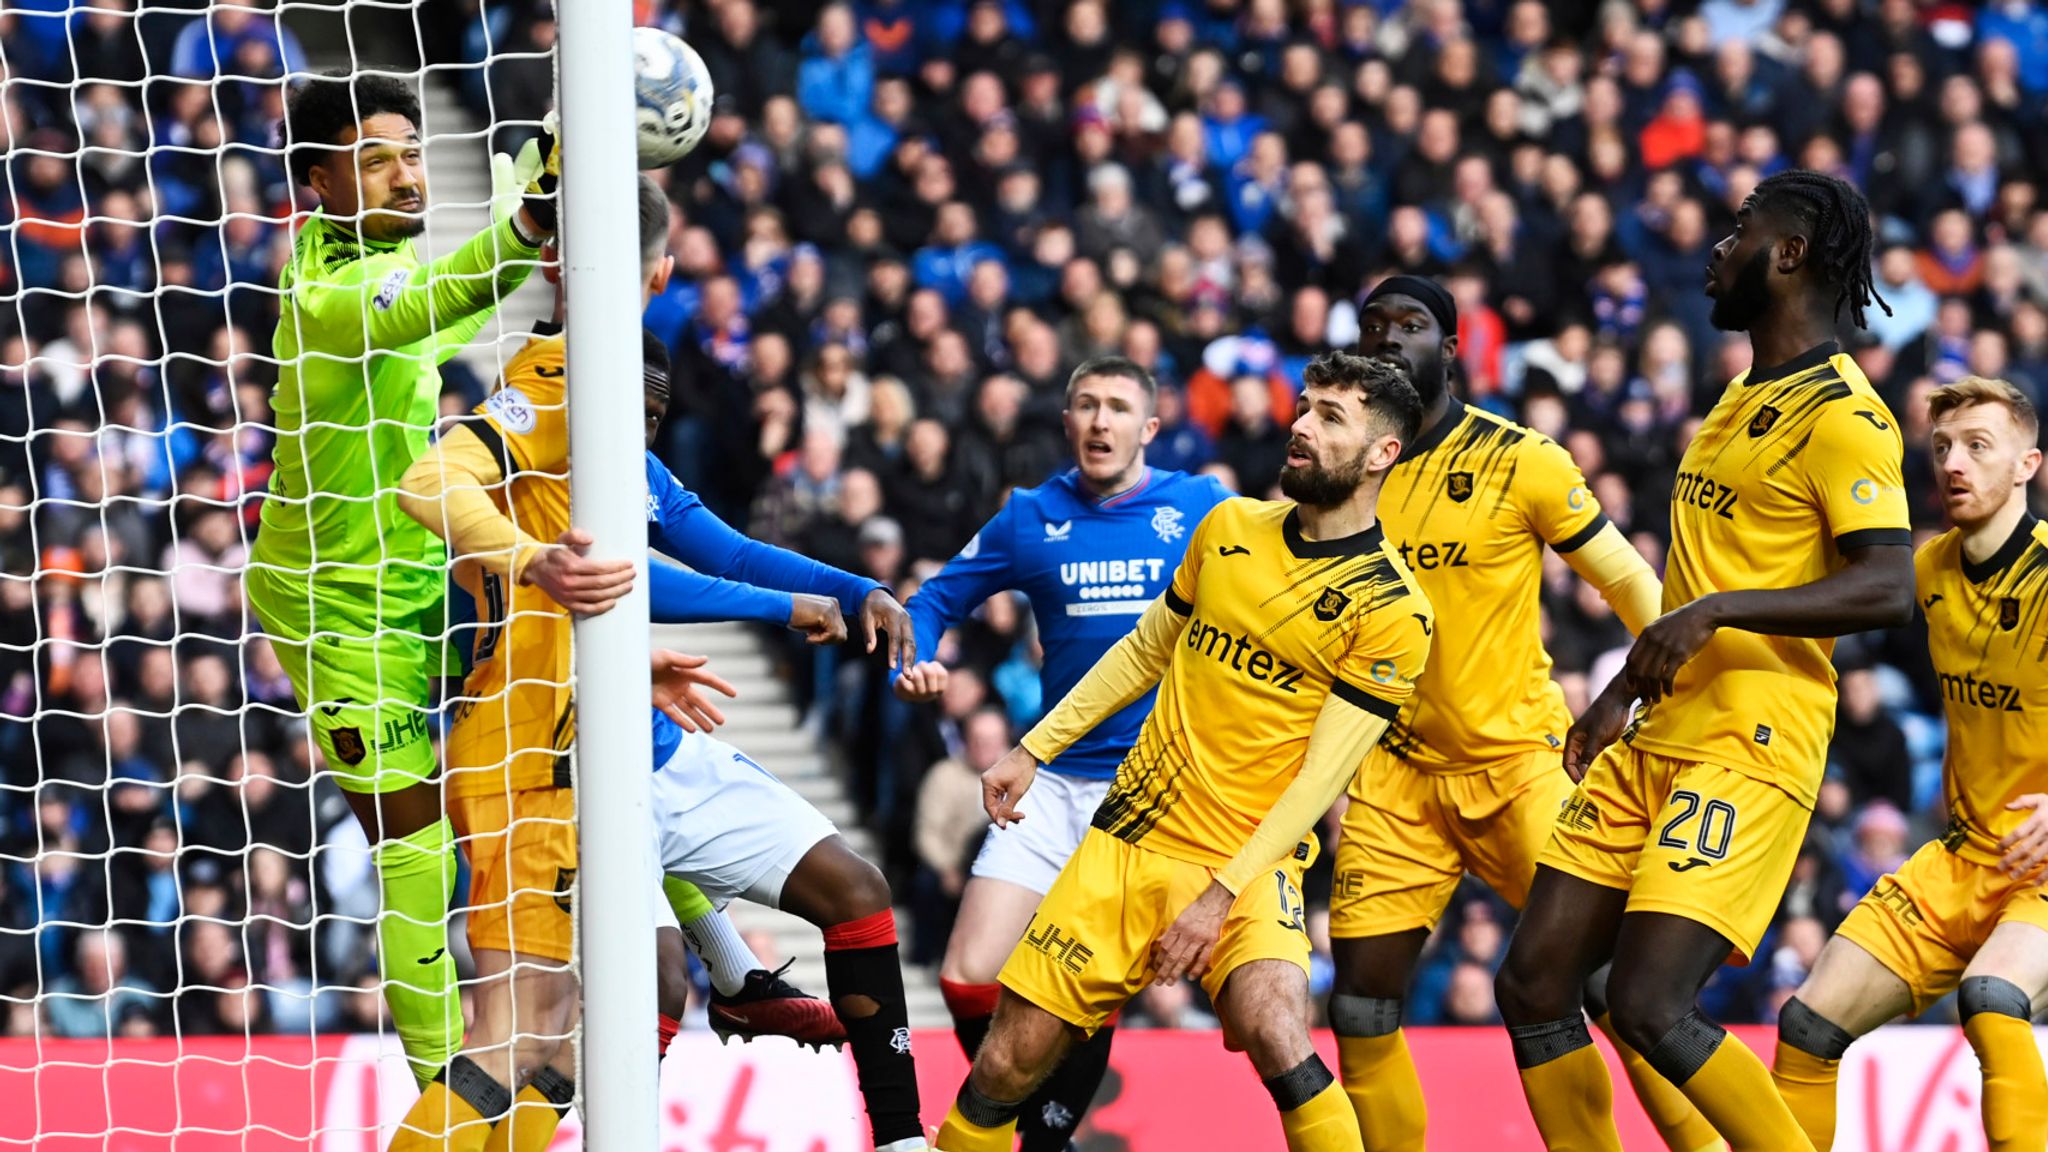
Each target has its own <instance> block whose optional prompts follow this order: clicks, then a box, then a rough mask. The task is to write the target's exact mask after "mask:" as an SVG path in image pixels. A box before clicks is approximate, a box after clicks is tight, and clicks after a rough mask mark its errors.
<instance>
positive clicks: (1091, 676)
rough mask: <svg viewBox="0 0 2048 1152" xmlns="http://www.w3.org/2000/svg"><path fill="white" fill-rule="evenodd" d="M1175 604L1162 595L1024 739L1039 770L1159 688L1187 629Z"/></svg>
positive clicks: (1168, 592) (1165, 594)
mask: <svg viewBox="0 0 2048 1152" xmlns="http://www.w3.org/2000/svg"><path fill="white" fill-rule="evenodd" d="M1189 551H1190V552H1192V551H1194V549H1193V548H1192V547H1190V548H1189ZM1172 601H1173V593H1172V592H1171V591H1167V592H1164V593H1161V594H1160V597H1159V599H1157V600H1154V601H1153V602H1152V604H1151V606H1150V607H1148V608H1146V609H1145V614H1144V615H1142V616H1140V617H1138V626H1137V627H1136V628H1133V629H1131V631H1130V633H1129V634H1128V635H1126V636H1125V637H1124V638H1123V639H1121V640H1119V641H1117V642H1116V644H1115V645H1114V646H1112V647H1111V648H1110V650H1109V651H1107V652H1104V653H1103V654H1102V659H1100V660H1097V661H1096V662H1095V667H1093V668H1090V669H1089V670H1088V674H1087V675H1086V676H1083V677H1081V682H1080V683H1078V684H1076V685H1074V687H1073V690H1072V691H1070V692H1068V693H1067V695H1066V698H1065V699H1063V700H1061V701H1060V702H1059V705H1058V706H1057V707H1055V708H1054V709H1053V710H1052V711H1051V712H1048V713H1046V715H1045V718H1044V719H1042V720H1040V721H1039V722H1038V724H1037V726H1036V727H1034V728H1032V729H1031V731H1029V732H1026V733H1025V734H1024V739H1022V740H1020V741H1018V743H1020V744H1022V745H1023V746H1024V750H1025V751H1026V752H1029V753H1031V754H1032V755H1033V756H1035V757H1037V758H1038V762H1039V763H1040V764H1044V763H1046V762H1048V761H1050V760H1052V759H1053V758H1054V757H1056V756H1058V755H1059V754H1060V753H1062V752H1065V751H1066V750H1067V749H1069V748H1071V747H1073V746H1074V741H1076V740H1079V739H1080V738H1081V737H1083V736H1085V735H1087V734H1088V730H1089V729H1091V728H1093V727H1095V726H1096V725H1097V724H1099V723H1101V722H1102V721H1103V720H1104V719H1105V718H1107V717H1109V716H1113V715H1115V714H1116V713H1118V712H1120V711H1122V710H1123V709H1124V708H1125V707H1127V706H1129V705H1130V704H1131V702H1132V701H1135V700H1136V699H1137V698H1138V697H1140V696H1143V695H1144V694H1145V693H1146V692H1147V691H1149V690H1150V689H1151V688H1152V686H1153V685H1154V684H1157V683H1159V678H1160V677H1161V676H1163V675H1165V674H1166V664H1167V661H1168V660H1170V659H1172V658H1173V645H1174V642H1175V641H1177V640H1179V639H1180V634H1181V630H1182V629H1183V628H1185V627H1187V623H1188V618H1187V613H1186V612H1185V611H1184V610H1183V609H1180V608H1177V607H1174V606H1173V603H1172Z"/></svg>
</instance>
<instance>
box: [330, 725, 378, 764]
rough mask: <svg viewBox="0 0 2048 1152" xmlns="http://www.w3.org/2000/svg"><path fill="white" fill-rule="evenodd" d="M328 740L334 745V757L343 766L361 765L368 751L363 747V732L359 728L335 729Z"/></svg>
mask: <svg viewBox="0 0 2048 1152" xmlns="http://www.w3.org/2000/svg"><path fill="white" fill-rule="evenodd" d="M328 739H330V740H331V741H333V743H334V755H335V756H336V757H337V758H338V759H340V761H341V762H342V763H343V764H361V763H362V762H363V757H365V756H367V755H369V754H370V750H369V749H368V748H367V747H365V746H364V745H363V730H362V729H360V728H336V729H335V730H334V731H333V732H332V733H331V734H329V736H328Z"/></svg>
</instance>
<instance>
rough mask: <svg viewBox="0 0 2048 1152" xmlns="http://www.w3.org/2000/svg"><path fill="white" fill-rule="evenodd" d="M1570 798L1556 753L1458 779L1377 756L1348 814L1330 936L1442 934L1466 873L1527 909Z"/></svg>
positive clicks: (1354, 786) (1363, 773) (1368, 763)
mask: <svg viewBox="0 0 2048 1152" xmlns="http://www.w3.org/2000/svg"><path fill="white" fill-rule="evenodd" d="M1571 791H1572V781H1571V777H1569V776H1567V775H1565V773H1564V767H1563V765H1562V764H1560V763H1559V760H1558V754H1557V753H1556V752H1552V751H1548V750H1541V751H1539V750H1531V751H1529V752H1528V753H1526V754H1524V755H1520V756H1516V757H1513V758H1512V759H1508V760H1502V761H1498V762H1496V763H1494V764H1490V765H1487V766H1485V767H1483V768H1478V769H1475V770H1472V771H1465V772H1458V773H1456V774H1451V773H1444V772H1425V771H1423V770H1421V769H1419V768H1416V767H1415V766H1413V765H1411V764H1409V763H1408V762H1407V761H1405V760H1403V759H1401V758H1400V757H1398V756H1395V755H1393V754H1391V753H1389V752H1387V751H1386V750H1384V749H1380V748H1375V749H1373V751H1372V754H1371V755H1370V756H1367V757H1366V760H1365V766H1364V767H1363V768H1361V769H1359V772H1358V777H1357V778H1356V779H1354V780H1353V781H1352V782H1351V793H1350V797H1351V803H1350V806H1349V807H1347V808H1346V809H1345V810H1344V825H1343V830H1342V832H1341V833H1340V834H1339V839H1338V841H1337V861H1336V864H1337V867H1336V875H1335V877H1334V879H1333V881H1332V887H1331V891H1330V935H1331V936H1334V937H1337V938H1339V939H1350V938H1353V937H1359V936H1382V935H1386V934H1389V933H1393V932H1407V931H1410V930H1412V929H1415V928H1434V927H1436V922H1437V919H1438V918H1439V917H1441V916H1442V915H1443V911H1444V906H1445V905H1446V904H1448V903H1450V899H1451V893H1452V892H1453V891H1455V890H1456V889H1457V887H1458V881H1459V880H1460V879H1461V878H1463V876H1464V875H1465V873H1467V872H1470V873H1472V874H1473V875H1475V876H1477V877H1479V878H1480V879H1481V880H1484V881H1486V883H1487V885H1488V886H1489V887H1491V888H1492V889H1493V890H1494V891H1495V892H1498V893H1499V894H1500V896H1501V899H1503V900H1506V901H1507V902H1508V903H1510V904H1512V905H1514V906H1515V907H1517V908H1520V907H1521V906H1522V902H1523V901H1524V900H1526V899H1527V898H1528V896H1529V881H1530V879H1531V878H1533V877H1534V876H1535V875H1536V857H1537V854H1538V853H1540V852H1542V851H1543V845H1544V844H1545V843H1547V842H1548V841H1549V840H1550V829H1551V826H1552V825H1554V824H1556V823H1557V813H1558V810H1559V809H1560V808H1561V807H1563V805H1564V801H1565V798H1566V797H1567V796H1570V795H1571Z"/></svg>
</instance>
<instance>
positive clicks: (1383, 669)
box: [1330, 584, 1436, 720]
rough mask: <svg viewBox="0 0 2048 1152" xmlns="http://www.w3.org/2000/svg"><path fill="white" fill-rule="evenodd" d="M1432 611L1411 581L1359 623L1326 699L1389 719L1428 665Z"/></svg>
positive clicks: (1410, 693) (1406, 697) (1425, 598)
mask: <svg viewBox="0 0 2048 1152" xmlns="http://www.w3.org/2000/svg"><path fill="white" fill-rule="evenodd" d="M1435 631H1436V609H1435V608H1434V607H1432V606H1431V605H1430V603H1429V597H1427V596H1424V595H1423V594H1422V592H1421V591H1420V590H1419V589H1416V588H1415V587H1414V585H1413V584H1410V585H1409V586H1408V592H1407V594H1406V595H1404V596H1400V597H1397V598H1396V599H1394V600H1392V601H1390V602H1388V603H1386V604H1383V605H1381V606H1380V607H1378V608H1375V609H1373V611H1372V612H1371V613H1370V614H1368V615H1367V616H1366V618H1365V620H1364V621H1363V622H1361V623H1360V625H1359V635H1358V637H1357V638H1356V639H1354V640H1353V641H1352V643H1351V647H1350V648H1349V649H1348V650H1347V651H1346V652H1345V653H1344V656H1343V658H1342V659H1340V660H1339V661H1338V663H1337V679H1336V681H1335V682H1334V683H1332V684H1331V685H1330V695H1331V697H1333V698H1335V699H1339V700H1343V701H1345V702H1347V703H1349V704H1350V705H1351V706H1352V707H1354V708H1357V709H1358V710H1360V711H1362V712H1370V713H1372V714H1373V715H1375V716H1379V717H1381V718H1383V719H1387V720H1392V719H1393V718H1394V717H1395V716H1396V715H1398V714H1399V713H1400V711H1401V707H1402V705H1404V704H1406V703H1408V700H1409V698H1410V697H1412V696H1414V695H1415V680H1416V678H1417V677H1419V676H1421V675H1422V669H1423V667H1424V666H1425V665H1427V664H1428V663H1429V638H1430V635H1431V633H1433V632H1435Z"/></svg>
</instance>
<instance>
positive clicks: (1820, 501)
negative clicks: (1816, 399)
mask: <svg viewBox="0 0 2048 1152" xmlns="http://www.w3.org/2000/svg"><path fill="white" fill-rule="evenodd" d="M1804 455H1805V459H1806V480H1807V483H1808V485H1809V486H1810V491H1811V494H1812V497H1813V501H1814V503H1815V504H1816V505H1817V506H1818V507H1819V508H1820V513H1821V518H1822V519H1823V520H1824V521H1825V522H1826V526H1827V532H1828V535H1829V536H1832V537H1833V538H1834V541H1835V547H1836V549H1838V550H1840V551H1848V550H1849V549H1852V548H1862V547H1866V546H1869V545H1872V544H1911V543H1912V542H1913V530H1912V520H1911V518H1910V516H1909V514H1908V512H1907V508H1906V481H1905V471H1904V470H1905V446H1904V442H1903V441H1901V440H1900V439H1899V430H1898V421H1897V420H1895V419H1893V417H1892V414H1891V413H1890V412H1889V411H1887V410H1886V409H1885V406H1884V405H1883V404H1881V403H1879V402H1878V401H1877V400H1876V399H1875V398H1872V397H1867V396H1862V395H1852V396H1850V397H1848V398H1847V399H1844V400H1841V401H1838V402H1836V403H1833V404H1830V405H1828V406H1827V409H1826V410H1825V411H1823V412H1822V413H1821V415H1820V418H1819V419H1818V420H1817V421H1815V423H1814V429H1813V440H1812V442H1811V443H1810V444H1808V445H1807V449H1806V452H1805V454H1804Z"/></svg>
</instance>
